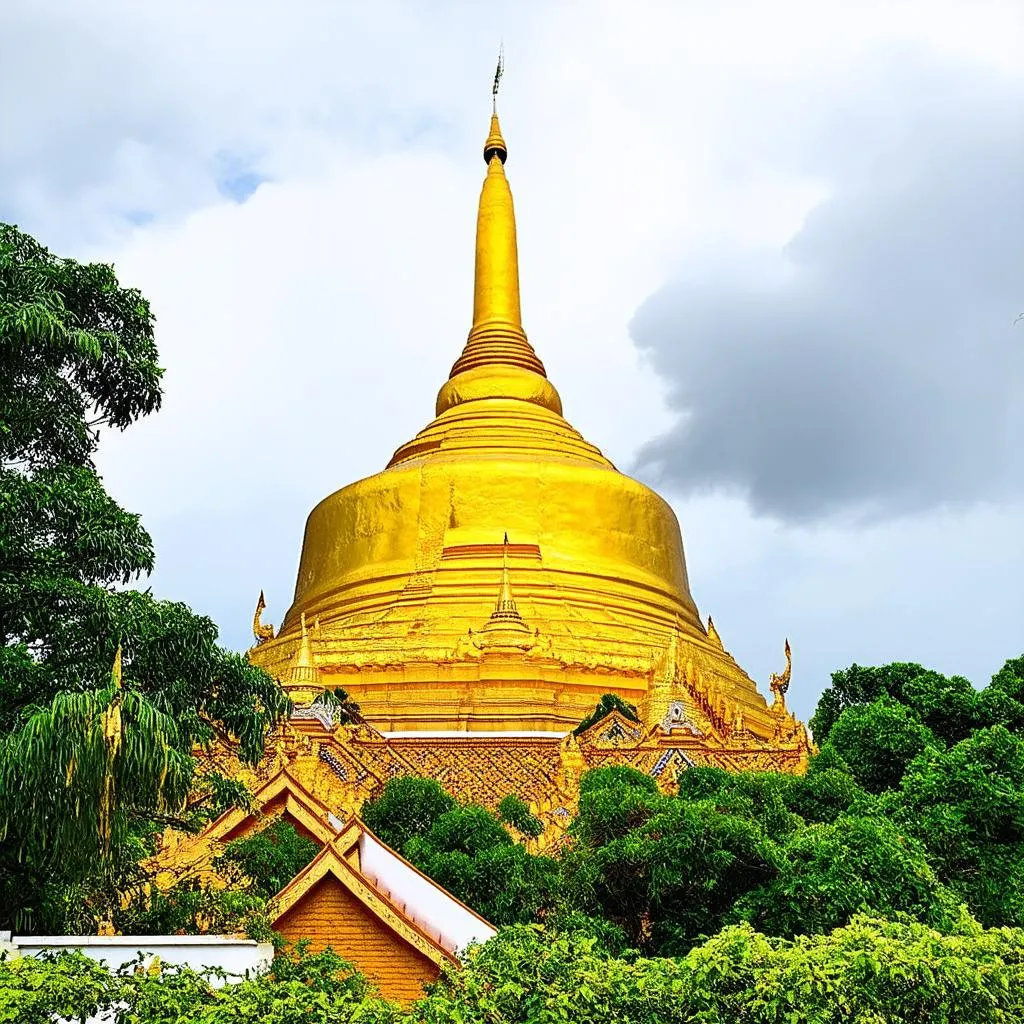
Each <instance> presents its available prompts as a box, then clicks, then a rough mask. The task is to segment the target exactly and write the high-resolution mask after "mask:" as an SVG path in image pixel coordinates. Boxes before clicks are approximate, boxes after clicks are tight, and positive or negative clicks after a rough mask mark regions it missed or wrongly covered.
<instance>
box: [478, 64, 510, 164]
mask: <svg viewBox="0 0 1024 1024" xmlns="http://www.w3.org/2000/svg"><path fill="white" fill-rule="evenodd" d="M504 51H505V48H504V46H502V47H501V49H499V50H498V67H497V70H496V71H495V72H494V85H493V86H492V87H491V133H490V135H488V136H487V141H486V142H485V143H484V162H485V163H486V164H488V165H489V164H490V162H491V159H492V158H493V157H497V158H498V159H499V160H500V161H501V162H502V163H504V162H505V161H506V160H507V159H508V147H507V146H506V145H505V139H504V137H503V136H502V134H501V125H500V124H499V123H498V86H499V85H500V84H501V76H502V75H503V74H504V73H505V52H504Z"/></svg>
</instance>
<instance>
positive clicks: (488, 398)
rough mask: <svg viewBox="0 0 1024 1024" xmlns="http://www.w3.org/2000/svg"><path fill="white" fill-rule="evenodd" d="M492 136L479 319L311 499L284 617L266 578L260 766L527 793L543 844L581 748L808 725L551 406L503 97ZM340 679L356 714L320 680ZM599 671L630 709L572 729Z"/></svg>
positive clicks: (791, 753) (257, 654)
mask: <svg viewBox="0 0 1024 1024" xmlns="http://www.w3.org/2000/svg"><path fill="white" fill-rule="evenodd" d="M483 153H484V160H485V162H486V165H487V173H486V177H485V179H484V183H483V190H482V192H481V194H480V202H479V210H478V216H477V228H476V265H475V276H474V293H473V320H472V326H471V328H470V331H469V337H468V339H467V341H466V344H465V347H464V348H463V350H462V353H461V355H459V357H458V359H457V360H456V361H455V364H454V366H453V367H452V370H451V374H450V375H449V377H448V380H446V381H445V382H444V383H443V384H442V386H441V388H440V391H439V392H438V395H437V401H436V405H435V416H434V419H433V420H431V421H430V422H429V423H428V424H427V425H426V426H425V427H424V428H423V429H422V430H421V431H420V432H419V433H418V434H417V435H416V436H415V437H414V438H412V439H411V440H409V441H407V442H406V443H405V444H403V445H401V446H400V447H399V448H398V449H397V451H396V452H395V454H394V455H393V457H392V458H391V461H390V462H389V463H388V465H387V466H386V467H385V468H384V469H383V470H382V471H381V472H379V473H376V474H374V475H373V476H370V477H367V478H365V479H363V480H359V481H356V482H355V483H352V484H349V485H348V486H345V487H342V488H341V489H340V490H338V491H335V492H334V493H333V494H331V495H328V496H327V497H326V498H324V499H323V501H321V502H320V504H319V505H317V506H316V507H315V508H314V509H313V511H312V512H311V513H310V516H309V519H308V521H307V524H306V532H305V538H304V541H303V547H302V556H301V561H300V565H299V573H298V580H297V583H296V587H295V597H294V600H293V602H292V605H291V608H290V609H289V610H288V612H287V614H286V615H285V618H284V621H283V624H282V625H281V628H280V630H279V631H278V632H277V633H276V635H275V633H274V630H273V629H272V628H271V627H270V626H268V625H267V624H265V623H263V622H262V620H261V613H262V611H263V608H264V602H263V595H262V594H261V595H260V603H259V605H258V607H257V613H256V617H255V620H254V624H253V625H254V632H255V634H256V640H257V643H256V645H255V646H254V647H253V648H252V650H251V651H250V653H249V657H250V658H251V660H252V662H253V663H254V664H256V665H259V666H261V667H263V668H264V669H266V670H267V671H268V672H270V673H271V674H273V675H274V676H276V677H277V678H278V679H280V680H281V682H282V684H283V685H284V687H285V688H286V689H287V690H288V692H289V694H290V696H291V697H292V699H293V701H294V702H295V704H296V710H295V712H294V713H293V715H292V717H291V719H290V720H289V722H288V723H286V724H285V725H284V726H283V727H282V728H281V729H280V730H279V732H278V734H277V735H276V736H275V737H273V738H272V739H271V741H270V749H271V753H270V755H269V756H268V759H267V764H265V765H264V766H262V767H261V769H260V770H259V772H258V773H257V775H256V777H254V778H253V779H252V780H251V781H252V783H253V785H254V786H255V785H259V784H260V783H261V781H265V779H266V778H269V777H271V776H272V775H273V774H274V773H275V772H278V771H280V770H281V769H282V768H283V767H288V769H289V771H290V772H291V773H292V774H293V775H295V776H296V777H298V778H301V779H302V782H303V784H304V785H305V786H306V787H307V788H308V789H309V790H310V791H311V792H313V793H315V795H316V797H317V799H319V800H322V801H323V802H324V803H325V805H327V806H330V807H333V808H335V812H334V813H336V814H337V815H339V816H343V815H344V814H351V813H356V812H357V811H358V808H359V806H360V805H361V803H362V801H363V800H364V799H366V798H367V797H368V796H371V795H373V794H374V793H375V792H378V791H379V789H380V788H381V787H382V786H383V785H384V783H386V781H387V780H388V779H389V778H393V777H395V776H396V775H401V774H409V773H415V774H422V775H426V776H430V777H433V778H436V779H437V780H438V781H439V782H441V784H442V785H444V786H446V788H448V789H449V790H450V791H452V792H453V793H455V794H456V795H457V796H460V797H462V798H466V799H473V800H475V801H477V802H480V803H483V804H485V805H487V806H494V805H495V804H496V803H497V802H498V801H499V800H500V799H501V798H502V797H504V796H506V795H507V794H509V793H516V794H517V795H519V796H521V797H522V798H523V799H524V800H526V801H527V802H528V803H529V804H530V805H531V807H532V808H533V810H534V811H535V813H537V814H539V815H540V816H541V817H542V819H543V820H544V821H545V823H546V824H547V825H548V826H549V828H548V831H547V832H546V833H545V837H542V839H541V841H540V845H541V846H542V847H543V846H546V845H548V844H549V843H550V842H551V841H553V839H557V835H558V833H559V830H560V829H561V828H562V827H564V825H565V824H566V823H567V820H568V818H569V817H570V816H571V813H572V810H573V807H574V804H575V800H576V787H577V785H578V781H579V777H580V774H581V773H582V772H583V771H585V770H586V769H587V768H588V767H593V766H594V765H598V764H606V763H621V764H630V765H633V766H635V767H637V768H639V769H640V770H642V771H646V772H649V773H650V774H652V775H654V776H655V777H657V778H659V779H660V780H661V781H662V783H663V785H665V786H671V784H672V780H673V779H674V778H675V776H676V773H677V772H678V771H679V770H681V769H683V768H685V767H686V766H688V765H691V764H715V765H720V766H722V767H725V768H730V769H781V770H787V771H802V770H803V768H804V766H805V765H806V761H807V756H808V752H809V741H808V737H807V733H806V730H805V729H804V727H803V726H802V725H801V724H800V723H799V722H797V721H796V719H795V718H794V717H793V715H792V714H791V713H790V712H789V711H788V709H787V708H786V706H785V692H786V689H787V687H788V684H789V669H790V662H789V651H788V643H787V646H786V655H787V664H786V670H785V672H784V673H783V674H781V675H779V676H773V677H772V680H771V689H772V692H773V695H774V700H773V702H772V704H770V705H769V704H768V703H767V702H766V700H765V699H764V697H762V695H761V694H760V693H759V692H758V690H757V687H756V685H755V684H754V682H753V681H752V680H751V678H750V677H749V676H748V675H747V674H746V672H744V671H743V669H742V668H740V666H739V665H738V664H737V663H736V661H735V660H734V659H733V658H732V656H731V655H730V654H729V653H728V651H727V650H726V649H725V647H724V646H723V643H722V640H721V639H720V638H719V635H718V632H717V631H716V630H715V628H714V625H713V624H712V623H711V620H710V619H709V620H708V623H707V626H705V625H704V624H703V622H702V621H701V618H700V616H699V615H698V612H697V607H696V605H695V603H694V600H693V597H692V596H691V594H690V586H689V581H688V579H687V573H686V562H685V558H684V555H683V543H682V536H681V533H680V529H679V524H678V521H677V520H676V516H675V514H674V513H673V511H672V509H671V508H670V506H669V505H668V503H667V502H666V501H665V500H664V499H662V498H661V497H660V496H659V495H657V494H655V493H654V491H652V490H651V489H650V488H648V487H646V486H644V485H643V484H641V483H639V482H638V481H636V480H634V479H632V478H630V477H628V476H626V475H625V474H623V473H620V472H619V471H618V470H617V469H616V468H615V467H614V466H613V465H612V463H611V462H610V461H609V460H608V459H607V458H606V457H605V456H604V455H603V454H602V453H601V452H600V450H599V449H598V448H596V447H595V446H594V445H593V444H591V443H590V442H588V441H587V440H586V439H584V438H583V437H582V436H581V435H580V433H579V432H578V431H577V430H575V429H574V428H573V427H572V426H571V425H570V424H569V422H568V421H567V420H566V419H565V418H564V417H563V415H562V402H561V399H560V397H559V394H558V391H557V390H556V388H555V386H554V384H552V383H551V382H550V381H549V380H548V378H547V374H546V373H545V370H544V365H543V363H542V362H541V360H540V359H539V358H538V356H537V354H536V353H535V351H534V349H533V347H532V346H531V344H530V342H529V341H528V340H527V336H526V332H525V331H524V329H523V324H522V318H521V313H520V297H519V267H518V252H517V245H516V222H515V214H514V209H513V204H512V193H511V190H510V188H509V183H508V179H507V178H506V175H505V162H506V159H507V156H508V148H507V146H506V144H505V139H504V137H503V135H502V132H501V127H500V125H499V122H498V116H497V113H496V111H495V112H494V113H493V114H492V117H491V125H490V132H489V134H488V136H487V140H486V142H485V143H484V150H483ZM336 688H341V689H343V690H345V691H346V693H347V694H348V696H349V698H350V699H351V700H353V701H355V702H357V703H358V705H359V707H360V709H361V717H360V720H359V721H358V723H356V724H352V723H346V724H337V723H336V722H335V717H336V716H335V714H334V712H333V711H332V708H331V704H330V702H329V701H319V700H317V695H318V694H320V693H322V692H323V691H325V690H332V691H333V690H335V689H336ZM606 693H611V694H615V695H617V696H618V697H620V698H622V699H623V700H624V701H625V702H626V703H627V704H629V705H633V706H634V707H635V709H636V716H635V718H634V717H631V716H630V715H629V714H627V713H625V712H623V711H613V712H612V713H611V714H609V715H607V716H605V718H604V719H602V720H601V721H597V722H595V723H593V724H592V725H591V727H590V728H588V729H587V730H585V731H583V732H582V733H580V735H578V736H577V735H574V733H573V730H574V729H575V728H576V727H577V726H578V725H579V723H580V722H581V721H582V720H583V719H584V718H586V717H587V716H589V715H591V714H592V713H593V711H594V709H595V707H596V705H597V704H598V702H599V700H600V699H601V697H602V695H603V694H606ZM220 756H221V757H222V758H224V757H227V756H228V752H226V751H223V752H221V755H220ZM235 769H236V771H238V770H240V768H238V766H237V764H236V765H235Z"/></svg>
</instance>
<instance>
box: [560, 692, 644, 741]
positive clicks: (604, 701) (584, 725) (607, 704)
mask: <svg viewBox="0 0 1024 1024" xmlns="http://www.w3.org/2000/svg"><path fill="white" fill-rule="evenodd" d="M613 711H618V712H619V713H620V714H622V715H624V716H625V717H626V718H628V719H630V720H631V721H634V722H639V721H640V717H639V715H637V713H636V707H635V706H634V705H633V704H630V703H628V702H627V701H624V700H623V699H622V698H621V697H620V696H619V695H618V694H615V693H605V694H603V695H602V696H601V699H600V700H599V701H598V702H597V707H595V708H594V710H593V711H591V712H590V714H589V715H587V717H586V718H584V719H583V721H582V722H580V724H579V725H577V726H576V728H575V729H573V735H574V736H579V735H581V734H582V733H585V732H586V731H587V730H588V729H589V728H590V727H591V726H592V725H594V724H595V723H596V722H600V721H601V719H602V718H604V717H605V716H606V715H610V714H611V713H612V712H613Z"/></svg>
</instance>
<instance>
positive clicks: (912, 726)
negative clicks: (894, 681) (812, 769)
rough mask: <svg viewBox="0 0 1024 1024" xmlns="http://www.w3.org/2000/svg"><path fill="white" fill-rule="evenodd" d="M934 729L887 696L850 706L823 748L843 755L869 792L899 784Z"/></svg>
mask: <svg viewBox="0 0 1024 1024" xmlns="http://www.w3.org/2000/svg"><path fill="white" fill-rule="evenodd" d="M936 745H937V741H936V739H935V736H934V734H933V733H932V731H931V730H930V729H929V728H927V726H925V725H922V724H921V722H920V720H919V719H918V718H917V716H916V715H914V714H913V712H911V711H908V710H907V708H905V707H904V706H903V705H902V704H900V703H898V702H897V701H895V700H892V699H891V698H888V697H880V698H879V699H878V700H876V701H874V703H872V704H867V705H859V706H858V705H854V706H851V707H848V708H847V709H846V710H845V711H844V712H843V713H842V714H841V715H840V716H839V717H838V718H837V719H836V721H835V724H834V725H833V726H832V728H831V730H830V731H829V735H828V740H827V742H826V744H825V747H823V750H824V749H826V748H827V749H828V750H830V751H832V752H833V753H834V754H835V755H837V756H838V757H840V758H842V759H843V761H844V762H845V763H846V765H847V766H848V767H849V772H850V775H851V776H852V777H853V778H854V779H855V780H856V782H857V783H858V784H859V785H860V786H862V787H863V788H864V789H866V790H867V791H868V792H869V793H881V792H882V791H883V790H885V789H893V788H895V787H896V786H898V785H899V784H900V779H901V778H902V777H903V773H904V771H906V768H907V765H908V764H910V762H911V761H912V760H913V759H914V758H915V757H916V756H917V755H918V754H920V753H921V751H922V750H924V749H925V748H926V747H929V746H936Z"/></svg>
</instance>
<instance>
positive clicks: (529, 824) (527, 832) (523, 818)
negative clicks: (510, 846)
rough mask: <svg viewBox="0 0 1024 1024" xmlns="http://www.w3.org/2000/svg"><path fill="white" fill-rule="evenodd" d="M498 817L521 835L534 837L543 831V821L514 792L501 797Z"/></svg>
mask: <svg viewBox="0 0 1024 1024" xmlns="http://www.w3.org/2000/svg"><path fill="white" fill-rule="evenodd" d="M498 817H499V818H500V819H501V821H503V822H504V823H505V824H506V825H511V826H512V828H514V829H515V830H516V831H517V832H519V833H520V834H521V835H524V836H527V837H529V838H530V839H536V838H537V836H539V835H540V834H541V833H542V832H543V831H544V822H542V821H541V820H540V818H538V817H537V816H536V815H535V814H533V813H532V812H531V811H530V808H529V807H528V806H527V804H526V802H525V801H524V800H521V799H520V798H519V797H517V796H516V795H515V793H509V795H508V796H505V797H502V798H501V801H500V803H499V804H498Z"/></svg>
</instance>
